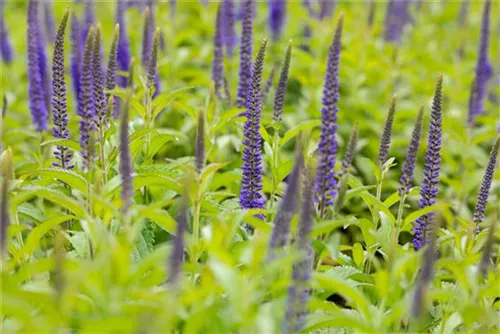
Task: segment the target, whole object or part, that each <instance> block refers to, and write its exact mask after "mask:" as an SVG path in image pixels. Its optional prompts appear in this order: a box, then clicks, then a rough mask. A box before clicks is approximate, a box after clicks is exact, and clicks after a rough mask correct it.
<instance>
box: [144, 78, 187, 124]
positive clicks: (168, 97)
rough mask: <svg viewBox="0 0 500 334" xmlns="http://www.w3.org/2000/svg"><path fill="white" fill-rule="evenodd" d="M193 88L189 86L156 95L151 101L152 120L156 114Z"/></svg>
mask: <svg viewBox="0 0 500 334" xmlns="http://www.w3.org/2000/svg"><path fill="white" fill-rule="evenodd" d="M193 88H194V86H189V87H184V88H179V89H176V90H173V91H170V92H168V93H163V94H160V95H158V96H157V97H156V98H155V99H154V100H153V119H155V118H156V116H158V114H159V113H160V112H161V111H162V110H163V109H164V108H165V107H166V106H168V105H169V104H170V103H171V102H172V101H174V100H175V99H177V98H178V97H180V96H182V95H183V94H184V93H185V92H186V91H188V90H191V89H193Z"/></svg>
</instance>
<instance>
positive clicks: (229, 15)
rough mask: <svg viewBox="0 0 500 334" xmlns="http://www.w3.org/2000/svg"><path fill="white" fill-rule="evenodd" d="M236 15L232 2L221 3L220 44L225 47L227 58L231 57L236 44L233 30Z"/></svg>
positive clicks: (231, 0) (236, 40)
mask: <svg viewBox="0 0 500 334" xmlns="http://www.w3.org/2000/svg"><path fill="white" fill-rule="evenodd" d="M235 22H236V13H235V8H234V3H233V0H223V1H222V25H221V27H222V29H221V33H222V43H223V44H224V46H225V47H226V53H227V55H228V56H229V57H232V56H233V49H234V48H235V47H236V45H237V44H238V37H237V36H236V30H235Z"/></svg>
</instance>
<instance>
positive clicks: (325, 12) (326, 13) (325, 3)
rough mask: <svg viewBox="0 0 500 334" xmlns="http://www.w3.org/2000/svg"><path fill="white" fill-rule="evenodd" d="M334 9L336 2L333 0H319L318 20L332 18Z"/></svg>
mask: <svg viewBox="0 0 500 334" xmlns="http://www.w3.org/2000/svg"><path fill="white" fill-rule="evenodd" d="M334 8H335V2H334V1H333V0H319V13H318V18H319V19H320V20H325V19H328V18H331V17H332V15H333V10H334Z"/></svg>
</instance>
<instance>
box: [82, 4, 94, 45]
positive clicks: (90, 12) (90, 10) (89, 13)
mask: <svg viewBox="0 0 500 334" xmlns="http://www.w3.org/2000/svg"><path fill="white" fill-rule="evenodd" d="M96 22H97V20H96V18H95V8H94V0H87V1H86V2H85V11H84V12H83V20H82V30H81V33H82V36H81V39H82V43H85V41H86V40H87V36H88V34H89V30H90V27H92V26H93V25H94V24H95V23H96Z"/></svg>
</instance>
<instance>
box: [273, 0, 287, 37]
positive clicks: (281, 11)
mask: <svg viewBox="0 0 500 334" xmlns="http://www.w3.org/2000/svg"><path fill="white" fill-rule="evenodd" d="M285 20H286V0H270V2H269V28H270V29H271V36H272V39H273V41H278V40H279V39H280V37H281V34H282V32H283V27H284V26H285Z"/></svg>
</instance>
